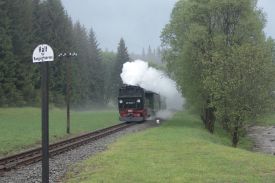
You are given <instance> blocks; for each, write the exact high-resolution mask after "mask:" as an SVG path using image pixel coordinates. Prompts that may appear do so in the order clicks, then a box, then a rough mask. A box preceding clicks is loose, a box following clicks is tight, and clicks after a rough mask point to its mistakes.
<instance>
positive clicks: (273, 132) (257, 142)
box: [248, 126, 275, 155]
mask: <svg viewBox="0 0 275 183" xmlns="http://www.w3.org/2000/svg"><path fill="white" fill-rule="evenodd" d="M248 137H250V138H251V139H252V140H253V141H254V146H253V151H256V152H264V153H267V154H272V155H275V126H271V127H263V126H251V127H249V128H248Z"/></svg>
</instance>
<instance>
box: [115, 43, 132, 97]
mask: <svg viewBox="0 0 275 183" xmlns="http://www.w3.org/2000/svg"><path fill="white" fill-rule="evenodd" d="M129 60H130V58H129V55H128V51H127V47H126V45H125V42H124V40H123V38H121V39H120V42H119V45H118V48H117V55H116V61H115V65H114V70H113V87H112V88H113V93H114V96H113V97H114V98H115V97H116V96H117V94H118V89H119V87H121V86H122V80H121V77H120V74H121V72H122V67H123V64H124V63H126V62H128V61H129Z"/></svg>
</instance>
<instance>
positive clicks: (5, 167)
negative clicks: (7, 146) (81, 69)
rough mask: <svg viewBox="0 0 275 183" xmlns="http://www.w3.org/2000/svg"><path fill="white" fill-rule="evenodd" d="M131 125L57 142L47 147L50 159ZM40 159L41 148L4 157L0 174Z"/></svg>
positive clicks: (123, 124) (105, 129)
mask: <svg viewBox="0 0 275 183" xmlns="http://www.w3.org/2000/svg"><path fill="white" fill-rule="evenodd" d="M132 125H133V123H130V124H128V123H120V124H117V125H114V126H111V127H107V128H104V129H100V130H96V131H94V132H90V133H86V134H83V135H80V136H77V137H72V138H69V139H66V140H62V141H59V142H57V143H53V144H50V145H49V154H50V157H53V156H55V155H57V154H61V153H63V152H66V151H69V150H71V149H74V148H76V147H79V146H81V145H83V144H87V143H89V142H92V141H95V140H97V139H100V138H103V137H105V136H108V135H110V134H113V133H115V132H118V131H121V130H123V129H125V128H128V127H130V126H132ZM41 159H42V149H41V147H39V148H35V149H31V150H28V151H25V152H21V153H19V154H15V155H12V156H8V157H4V158H2V159H0V174H3V173H4V172H6V171H9V170H11V169H14V168H17V167H20V166H26V165H29V164H32V163H35V162H38V161H40V160H41Z"/></svg>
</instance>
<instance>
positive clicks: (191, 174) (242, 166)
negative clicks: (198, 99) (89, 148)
mask: <svg viewBox="0 0 275 183" xmlns="http://www.w3.org/2000/svg"><path fill="white" fill-rule="evenodd" d="M245 141H247V140H245ZM247 144H248V143H247V142H245V143H244V142H241V147H242V148H233V147H231V142H230V138H229V137H228V135H226V134H225V133H224V132H223V131H222V130H220V129H219V128H217V129H216V131H215V133H214V135H212V134H210V133H208V132H207V131H206V130H205V129H204V128H203V126H202V123H201V121H200V119H199V118H198V117H197V116H194V115H191V114H189V113H187V112H182V113H178V114H177V115H176V116H174V118H173V119H171V120H169V121H167V122H165V123H163V124H162V125H160V126H159V127H157V128H153V129H148V130H146V131H143V132H139V133H135V134H131V135H127V136H124V137H122V138H120V140H118V141H117V142H115V143H114V144H111V145H110V146H109V148H108V150H107V151H105V152H103V153H100V154H98V155H96V156H94V157H91V158H90V159H88V160H86V161H84V162H82V163H80V164H78V165H77V171H75V170H76V169H75V168H74V171H72V172H69V173H68V174H67V175H66V178H65V180H64V182H67V183H88V182H89V183H90V182H117V183H121V182H127V183H128V182H129V183H140V182H142V183H147V182H148V183H149V182H150V183H152V182H156V183H162V182H163V183H167V182H173V183H174V182H178V183H184V182H186V183H191V182H196V183H210V182H211V183H214V182H216V183H221V182H222V183H232V182H236V183H239V182H241V183H253V182H257V183H273V182H275V166H274V165H275V157H274V156H271V155H264V154H260V153H254V152H251V151H248V150H245V149H244V148H243V147H244V146H247ZM73 172H78V173H73Z"/></svg>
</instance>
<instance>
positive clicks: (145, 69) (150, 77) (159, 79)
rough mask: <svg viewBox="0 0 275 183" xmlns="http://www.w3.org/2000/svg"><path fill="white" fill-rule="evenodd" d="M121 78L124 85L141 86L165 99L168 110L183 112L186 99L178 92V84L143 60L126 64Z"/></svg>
mask: <svg viewBox="0 0 275 183" xmlns="http://www.w3.org/2000/svg"><path fill="white" fill-rule="evenodd" d="M120 77H121V78H122V81H123V83H124V84H128V85H135V86H140V87H142V88H144V89H146V90H149V91H152V92H155V93H158V94H159V95H160V96H162V97H164V98H165V100H166V108H167V109H169V110H182V107H183V104H184V99H183V97H182V95H181V93H180V92H179V91H178V90H177V85H176V82H175V81H173V80H171V79H170V78H169V77H168V76H167V75H166V74H165V73H164V72H162V71H159V70H157V69H155V68H152V67H149V66H148V63H147V62H145V61H142V60H135V61H133V62H126V63H125V64H124V65H123V68H122V73H121V74H120Z"/></svg>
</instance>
